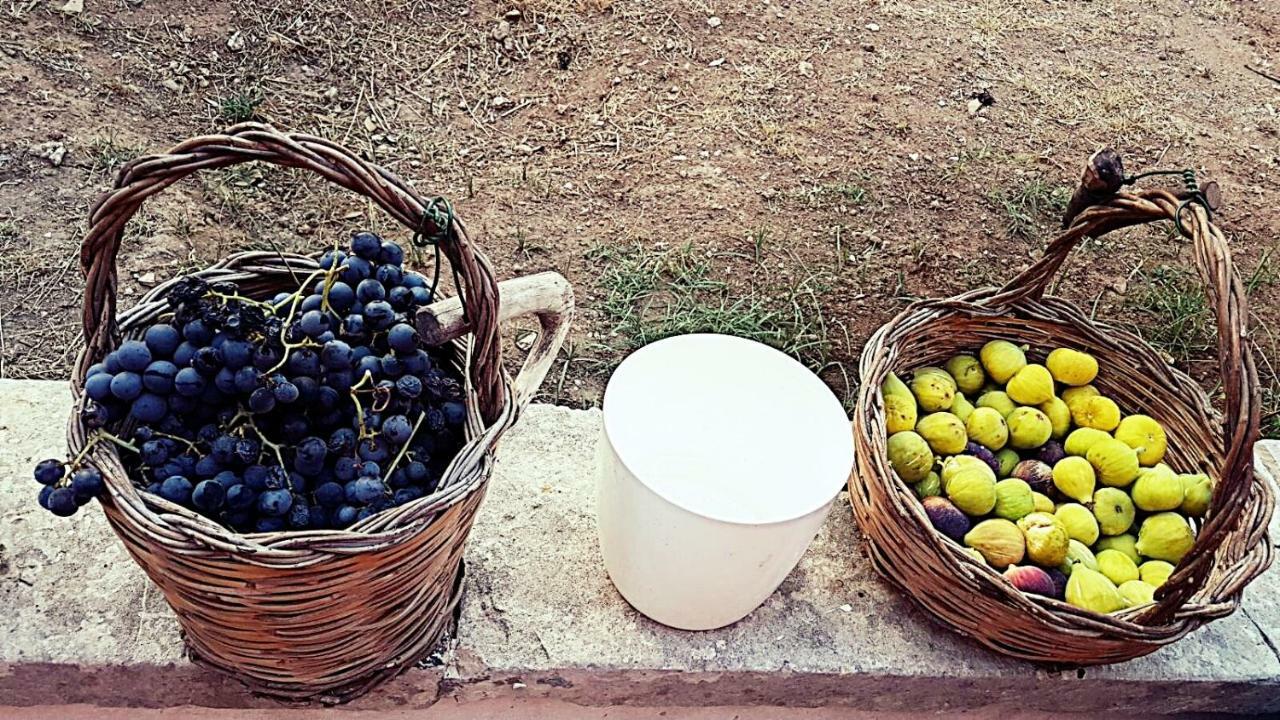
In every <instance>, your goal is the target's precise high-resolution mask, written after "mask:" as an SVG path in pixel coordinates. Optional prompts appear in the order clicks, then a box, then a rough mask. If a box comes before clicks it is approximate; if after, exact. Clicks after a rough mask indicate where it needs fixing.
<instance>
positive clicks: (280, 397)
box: [271, 380, 300, 405]
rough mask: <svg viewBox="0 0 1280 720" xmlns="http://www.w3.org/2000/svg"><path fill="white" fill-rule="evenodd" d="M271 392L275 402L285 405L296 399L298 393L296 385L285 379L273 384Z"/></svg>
mask: <svg viewBox="0 0 1280 720" xmlns="http://www.w3.org/2000/svg"><path fill="white" fill-rule="evenodd" d="M271 394H272V395H274V396H275V398H276V402H278V403H283V404H285V405H288V404H289V403H291V402H295V401H297V399H298V397H299V395H300V393H299V392H298V386H297V385H294V384H293V383H291V382H289V381H287V380H286V381H284V382H281V383H278V384H276V385H274V386H273V387H272V388H271Z"/></svg>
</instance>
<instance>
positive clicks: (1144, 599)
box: [1117, 580, 1156, 607]
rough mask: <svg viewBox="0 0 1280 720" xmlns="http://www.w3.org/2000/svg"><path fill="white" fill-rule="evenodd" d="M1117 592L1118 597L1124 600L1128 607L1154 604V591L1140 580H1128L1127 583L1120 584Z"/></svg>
mask: <svg viewBox="0 0 1280 720" xmlns="http://www.w3.org/2000/svg"><path fill="white" fill-rule="evenodd" d="M1117 590H1118V591H1119V592H1120V597H1122V598H1124V601H1125V602H1126V603H1128V604H1129V607H1139V606H1141V605H1147V604H1149V603H1152V602H1155V592H1156V589H1155V588H1153V587H1151V586H1150V585H1148V584H1146V583H1144V582H1142V581H1141V580H1130V581H1129V582H1126V583H1121V585H1120V587H1119V588H1117Z"/></svg>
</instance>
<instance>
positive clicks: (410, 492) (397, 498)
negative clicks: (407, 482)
mask: <svg viewBox="0 0 1280 720" xmlns="http://www.w3.org/2000/svg"><path fill="white" fill-rule="evenodd" d="M420 497H422V490H421V489H419V488H416V487H412V486H410V487H402V488H400V489H399V490H396V493H395V495H394V496H392V498H391V500H392V502H394V503H395V504H396V505H404V504H405V503H408V502H412V501H414V500H417V499H418V498H420Z"/></svg>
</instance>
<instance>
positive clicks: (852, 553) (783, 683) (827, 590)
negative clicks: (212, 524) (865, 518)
mask: <svg viewBox="0 0 1280 720" xmlns="http://www.w3.org/2000/svg"><path fill="white" fill-rule="evenodd" d="M68 403H69V393H68V392H67V389H66V387H65V386H64V385H63V384H61V383H48V382H31V381H0V477H3V478H6V479H7V480H8V481H7V482H4V483H0V518H2V519H3V522H2V523H0V602H2V603H3V604H4V607H5V608H6V612H4V613H0V705H4V706H9V707H11V708H14V707H31V706H46V707H47V706H50V705H56V706H63V705H69V704H84V705H90V706H97V707H146V708H157V709H164V708H175V709H176V708H191V707H196V708H209V709H218V708H225V709H245V708H270V707H276V705H274V703H272V702H270V701H267V700H264V699H261V698H256V697H253V696H251V695H249V694H247V693H245V692H244V691H243V690H242V689H241V687H240V686H239V685H238V684H237V683H235V682H234V681H232V680H229V679H227V678H225V677H223V676H221V675H217V674H214V673H210V672H207V671H205V670H203V669H200V668H198V667H196V666H194V665H192V664H190V663H189V662H187V661H186V660H185V659H184V657H183V653H182V645H181V642H180V640H179V637H178V629H177V623H176V622H175V620H174V619H173V616H172V614H171V613H170V611H169V608H168V606H167V605H165V603H164V601H163V599H162V598H161V597H160V595H159V594H158V592H157V591H156V590H155V589H154V588H153V587H152V586H151V585H150V583H149V582H148V581H147V580H146V578H145V577H144V576H143V574H142V573H141V571H140V570H138V569H137V568H136V567H135V566H134V564H133V563H132V562H131V561H130V560H129V558H128V557H127V556H126V554H125V552H124V550H123V549H122V548H121V547H120V544H119V541H118V540H117V539H116V538H115V537H114V535H112V534H111V532H110V530H109V528H108V527H107V525H106V522H105V520H104V519H103V517H102V515H101V513H99V512H86V513H82V514H80V515H77V516H76V517H75V518H74V519H72V520H70V521H67V520H62V519H59V518H55V517H53V516H51V515H49V514H48V513H46V512H44V511H42V510H40V509H39V508H38V507H37V506H36V504H35V502H34V493H35V486H34V483H32V482H31V481H30V480H29V473H30V468H31V466H32V464H33V463H34V462H35V461H37V460H39V459H41V458H44V457H51V456H55V455H59V454H61V453H62V452H63V450H62V447H63V433H64V427H65V421H66V418H65V415H66V409H67V407H68ZM599 422H600V414H599V412H598V411H576V410H569V409H566V408H561V407H554V406H535V407H533V408H531V409H530V410H529V412H528V414H527V415H526V416H525V417H524V418H523V419H522V420H521V422H520V424H519V425H518V426H517V428H516V429H515V430H513V431H512V433H511V434H510V435H508V436H507V439H506V440H504V443H503V445H502V448H501V450H500V452H499V455H498V463H497V469H496V472H495V474H494V477H493V481H492V483H491V486H490V488H489V491H488V495H487V498H486V500H485V504H484V507H483V509H482V510H481V513H480V516H479V518H478V520H477V522H476V526H475V529H474V531H473V533H472V536H471V541H470V543H469V546H468V549H467V555H466V557H467V562H468V573H469V575H468V581H467V591H466V597H465V600H464V604H463V608H462V614H461V619H460V622H459V626H458V628H457V637H456V640H455V641H454V642H453V644H452V647H451V649H450V651H449V652H448V653H447V659H446V663H445V665H444V666H443V667H436V668H428V669H415V670H412V671H410V672H408V673H406V674H405V675H403V676H401V677H400V678H398V679H396V680H394V681H393V682H391V683H388V684H387V685H386V686H384V687H383V688H381V689H380V690H378V691H376V692H374V693H372V694H371V695H369V696H367V697H365V698H363V699H361V700H359V701H357V702H356V703H354V704H352V705H351V706H347V709H348V710H350V711H358V710H363V711H394V710H409V709H415V708H417V709H421V708H426V707H429V706H431V705H433V704H434V703H436V702H438V701H439V700H441V699H442V698H444V699H448V700H449V702H450V703H476V702H479V701H485V702H486V703H499V704H501V703H514V704H515V705H514V706H515V707H525V705H524V704H525V703H529V702H533V701H535V700H539V699H542V700H540V701H541V702H552V703H555V702H568V703H573V704H575V705H585V706H604V705H625V706H637V707H688V706H699V707H719V708H729V707H738V706H756V707H760V706H772V707H790V708H805V707H812V708H817V707H823V708H826V709H827V711H829V712H835V711H836V710H837V709H840V708H845V709H846V710H847V712H846V713H845V714H846V715H847V716H850V717H853V716H855V715H856V713H854V711H855V710H856V711H859V712H900V713H906V714H916V713H937V712H944V713H959V712H966V713H967V712H974V713H978V714H980V715H983V716H988V715H994V714H1000V715H1004V716H1021V717H1033V716H1037V715H1039V714H1042V713H1072V712H1093V711H1099V712H1100V711H1104V710H1106V711H1109V712H1116V711H1120V712H1125V713H1130V714H1141V715H1150V714H1177V713H1204V712H1214V713H1238V714H1245V713H1253V714H1268V713H1280V656H1278V655H1277V652H1276V649H1275V648H1276V643H1277V642H1280V569H1277V568H1272V569H1271V570H1269V571H1268V572H1267V573H1266V574H1265V575H1264V576H1263V577H1262V578H1260V579H1259V580H1257V581H1255V583H1254V584H1253V585H1252V586H1250V588H1249V590H1248V591H1247V592H1246V595H1245V598H1244V603H1243V605H1242V607H1241V608H1240V610H1238V611H1237V612H1236V613H1235V614H1233V615H1232V616H1230V617H1228V618H1225V619H1223V620H1220V621H1218V622H1216V623H1213V624H1212V625H1209V626H1208V627H1205V628H1203V629H1201V630H1199V631H1197V632H1195V633H1193V634H1192V635H1190V636H1188V637H1187V638H1185V639H1183V640H1182V641H1180V642H1178V643H1176V644H1174V645H1172V646H1170V647H1167V648H1165V649H1162V650H1160V651H1158V652H1156V653H1154V654H1152V655H1150V656H1147V657H1145V658H1141V659H1138V660H1134V661H1132V662H1129V663H1124V664H1121V665H1115V666H1109V667H1100V668H1089V669H1084V670H1079V671H1077V670H1066V671H1054V670H1050V669H1046V668H1043V667H1039V666H1035V665H1031V664H1028V663H1022V662H1018V661H1015V660H1011V659H1008V658H1005V657H1002V656H1000V655H996V654H993V653H991V652H988V651H987V650H985V649H984V648H982V647H981V646H979V645H977V644H975V643H973V642H971V641H968V640H966V639H964V638H961V637H959V636H957V635H954V634H952V633H950V632H948V631H946V630H944V629H942V628H941V627H939V626H937V625H935V624H934V623H933V622H932V621H931V620H930V619H929V618H928V617H927V616H925V615H924V614H923V613H921V612H920V611H918V610H917V609H916V608H915V606H914V605H912V604H911V603H910V602H909V601H908V600H906V599H905V598H904V597H902V596H901V595H900V594H899V593H897V592H896V591H895V590H893V589H892V588H891V587H889V586H888V585H887V584H886V583H884V582H883V581H881V580H880V579H879V578H878V577H877V576H876V575H875V573H874V572H873V571H872V569H871V567H870V565H869V563H868V562H867V561H866V560H865V558H864V556H863V553H862V551H861V546H860V542H861V540H860V538H859V537H858V533H857V530H856V528H855V527H854V524H853V522H852V518H851V513H850V510H849V507H848V504H847V499H843V498H842V499H841V501H840V502H837V503H836V505H835V507H834V508H833V510H832V513H831V517H830V518H829V520H828V522H827V523H826V525H825V526H824V528H823V530H822V532H821V533H820V534H819V536H818V538H817V540H816V541H815V543H814V545H813V547H812V548H810V550H809V552H808V553H807V554H806V555H805V557H804V558H803V559H802V560H801V562H800V565H799V567H797V569H796V570H795V571H794V572H793V573H792V574H791V576H790V577H789V578H788V579H787V580H786V581H785V582H784V583H783V585H782V587H781V588H780V589H779V590H778V592H776V593H775V594H774V595H773V596H772V597H771V598H770V599H769V600H768V601H767V602H766V603H765V604H764V606H763V607H761V608H760V609H759V610H757V611H756V612H754V613H753V614H751V615H750V616H749V617H747V618H746V619H745V620H743V621H741V622H739V623H737V624H735V625H733V626H731V627H729V628H725V629H722V630H716V631H711V632H701V633H686V632H680V631H675V630H671V629H669V628H666V627H663V626H661V625H658V624H656V623H653V622H651V621H649V620H647V619H646V618H644V617H643V616H641V615H639V614H638V613H636V612H635V611H634V610H632V609H631V607H630V606H628V605H627V604H626V602H625V601H623V600H622V598H621V597H620V596H619V595H618V594H617V592H616V591H615V590H614V588H613V586H612V584H611V583H610V582H609V580H608V577H607V576H606V574H605V572H604V569H603V566H602V563H601V559H600V556H599V551H598V548H597V545H596V535H595V532H596V531H595V520H594V509H593V508H594V471H593V463H594V452H595V444H596V441H597V436H598V433H599ZM1277 446H1278V444H1277V443H1275V442H1271V443H1267V444H1265V445H1263V446H1261V447H1260V452H1259V463H1260V466H1266V467H1269V468H1271V469H1272V470H1271V471H1272V472H1273V473H1274V469H1275V468H1276V467H1277V466H1278V462H1277V461H1280V448H1278V447H1277ZM1275 529H1276V527H1275V524H1274V521H1273V535H1272V537H1273V540H1274V538H1275V537H1276V535H1275ZM475 707H476V709H477V710H479V709H480V708H482V707H492V705H476V706H475ZM527 707H529V708H533V707H535V706H534V705H528V706H527ZM530 712H532V711H530ZM433 714H434V713H433ZM532 716H536V713H533V715H532ZM804 716H805V715H804V714H803V713H802V714H791V713H788V714H787V715H786V717H804ZM826 716H829V717H835V715H826ZM548 717H549V716H548ZM583 717H586V715H583ZM762 717H763V716H762ZM777 717H784V715H777Z"/></svg>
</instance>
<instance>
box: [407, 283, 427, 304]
mask: <svg viewBox="0 0 1280 720" xmlns="http://www.w3.org/2000/svg"><path fill="white" fill-rule="evenodd" d="M409 291H410V292H411V293H413V304H414V305H417V306H418V307H423V306H425V305H430V304H431V301H432V297H431V291H430V290H428V289H426V288H424V287H413V288H409Z"/></svg>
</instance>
